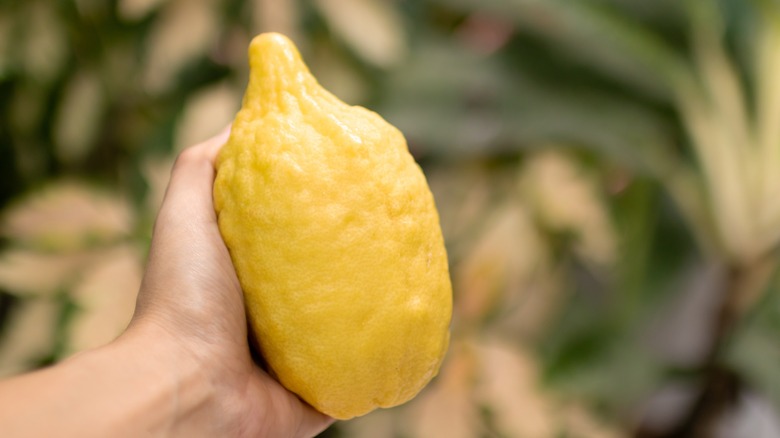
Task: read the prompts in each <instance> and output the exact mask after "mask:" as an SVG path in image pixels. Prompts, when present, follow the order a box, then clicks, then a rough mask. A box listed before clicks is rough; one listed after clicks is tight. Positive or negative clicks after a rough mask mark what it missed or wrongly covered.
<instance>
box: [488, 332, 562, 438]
mask: <svg viewBox="0 0 780 438" xmlns="http://www.w3.org/2000/svg"><path fill="white" fill-rule="evenodd" d="M474 348H475V354H476V357H477V358H478V361H479V370H480V371H479V375H478V379H477V386H476V389H475V391H476V397H477V400H479V402H480V403H482V404H484V405H486V406H487V407H488V409H489V410H490V412H491V414H492V419H493V421H494V423H495V427H496V428H497V429H498V430H499V431H500V432H501V436H513V437H514V436H517V437H524V436H528V437H548V436H549V437H552V436H555V431H556V425H557V421H556V412H557V409H556V406H555V405H554V404H553V402H552V400H551V399H550V398H549V396H548V395H547V394H545V393H544V392H543V391H542V390H541V389H540V388H539V387H538V384H539V372H538V370H537V365H536V363H535V361H534V360H533V359H532V357H531V356H530V355H528V353H525V352H523V351H522V350H519V349H517V347H515V346H511V345H509V344H506V343H503V342H498V341H494V340H486V341H483V342H480V343H478V344H475V346H474Z"/></svg>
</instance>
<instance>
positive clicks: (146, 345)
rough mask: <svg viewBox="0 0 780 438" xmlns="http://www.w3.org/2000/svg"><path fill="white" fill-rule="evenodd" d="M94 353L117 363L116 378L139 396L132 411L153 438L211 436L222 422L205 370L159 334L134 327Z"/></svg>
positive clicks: (210, 381) (212, 383) (189, 353)
mask: <svg viewBox="0 0 780 438" xmlns="http://www.w3.org/2000/svg"><path fill="white" fill-rule="evenodd" d="M95 354H96V355H98V356H103V357H104V358H103V359H102V360H105V361H106V362H110V363H118V365H117V368H119V369H118V370H117V371H118V372H119V373H120V374H121V375H122V376H123V377H119V378H120V379H124V381H125V383H126V384H127V385H128V386H129V387H131V388H133V389H131V391H133V392H135V393H140V395H141V397H139V400H138V406H136V408H137V409H138V410H139V411H138V412H139V414H140V415H141V416H143V417H144V418H145V419H150V420H152V421H150V422H149V423H150V424H149V427H150V428H151V430H153V431H154V432H155V433H153V434H152V435H161V436H174V437H175V436H187V437H189V436H206V435H208V436H211V435H212V434H211V433H210V432H213V431H214V430H215V428H219V425H220V421H224V419H222V418H220V415H219V413H218V409H217V408H218V403H217V395H218V394H217V392H218V391H217V390H218V388H217V387H216V385H215V384H214V382H213V381H212V379H211V378H210V376H209V375H208V373H207V369H206V366H205V365H204V363H203V362H202V361H201V360H199V358H198V357H197V356H196V355H194V354H192V352H190V351H187V350H186V349H185V348H184V347H183V346H182V345H180V343H178V342H176V340H175V339H174V338H173V336H171V335H170V334H169V333H167V332H164V330H161V329H158V328H155V327H153V326H141V325H135V326H133V327H132V328H131V329H129V330H128V331H127V332H125V334H123V335H122V336H121V337H120V338H119V339H117V340H116V341H114V342H113V343H111V344H109V345H106V346H105V347H102V348H101V349H98V350H96V351H95ZM96 360H100V359H96ZM105 366H108V364H106V365H105ZM158 431H159V433H157V432H158Z"/></svg>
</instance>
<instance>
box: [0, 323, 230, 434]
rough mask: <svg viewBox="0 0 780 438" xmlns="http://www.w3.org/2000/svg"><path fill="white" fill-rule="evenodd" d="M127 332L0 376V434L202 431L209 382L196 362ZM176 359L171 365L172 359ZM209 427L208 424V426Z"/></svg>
mask: <svg viewBox="0 0 780 438" xmlns="http://www.w3.org/2000/svg"><path fill="white" fill-rule="evenodd" d="M137 336H146V335H137V334H130V335H128V336H125V337H124V338H123V339H120V340H118V341H116V342H114V343H112V344H110V345H108V346H105V347H102V348H100V349H97V350H93V351H89V352H85V353H82V354H80V355H77V356H75V357H73V358H71V359H68V360H66V361H64V362H62V363H60V364H58V365H56V366H53V367H50V368H47V369H44V370H41V371H38V372H35V373H31V374H28V375H24V376H20V377H17V378H12V379H9V380H7V381H4V382H0V425H2V429H3V433H2V435H3V436H4V437H22V436H78V437H90V436H94V437H105V436H112V437H114V436H115V437H119V436H132V437H137V436H203V435H204V434H207V431H209V430H210V429H209V428H213V427H214V426H215V424H214V423H213V422H214V421H216V420H218V419H215V418H213V417H214V415H213V411H214V409H213V405H212V402H213V399H214V389H213V388H212V385H211V382H209V381H208V380H207V379H204V378H202V376H201V373H200V369H199V367H198V364H196V363H195V362H193V361H187V360H181V357H177V358H174V357H172V355H175V354H177V353H176V351H175V350H172V349H171V348H170V346H166V345H162V344H158V343H155V342H154V341H152V342H148V341H147V342H136V339H134V337H137ZM172 364H176V368H173V367H172ZM211 430H213V429H211Z"/></svg>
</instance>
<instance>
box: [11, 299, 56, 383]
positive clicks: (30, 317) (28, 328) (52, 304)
mask: <svg viewBox="0 0 780 438" xmlns="http://www.w3.org/2000/svg"><path fill="white" fill-rule="evenodd" d="M59 312H60V305H59V304H58V302H57V301H55V300H52V299H49V298H30V299H24V300H22V301H21V302H20V303H19V307H18V308H16V309H15V310H14V311H13V313H12V314H11V316H10V319H9V321H8V322H7V325H6V327H5V329H4V331H3V338H2V340H0V377H7V376H11V375H13V374H17V373H20V372H23V371H27V370H29V369H30V367H31V366H32V365H33V362H34V361H36V360H40V359H42V358H43V357H44V356H46V355H47V354H50V353H51V351H52V349H53V348H54V343H55V331H56V326H57V321H58V318H59Z"/></svg>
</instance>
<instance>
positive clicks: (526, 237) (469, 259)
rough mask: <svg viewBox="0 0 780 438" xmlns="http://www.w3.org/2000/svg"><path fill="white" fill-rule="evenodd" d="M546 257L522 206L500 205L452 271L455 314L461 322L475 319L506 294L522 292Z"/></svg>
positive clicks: (536, 232)
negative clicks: (477, 238)
mask: <svg viewBox="0 0 780 438" xmlns="http://www.w3.org/2000/svg"><path fill="white" fill-rule="evenodd" d="M546 257H547V255H546V248H545V245H544V242H543V241H542V239H541V236H540V235H539V233H538V231H537V230H536V229H535V228H534V226H533V223H532V222H531V218H530V217H529V215H528V212H527V211H526V209H525V208H523V207H522V206H520V205H518V204H516V203H509V204H508V205H505V206H503V208H501V209H499V210H498V211H496V212H495V213H494V214H493V217H492V218H490V219H489V220H488V221H487V223H486V225H485V231H484V233H483V234H482V235H481V237H480V238H479V240H478V241H477V242H476V243H475V245H474V246H473V247H472V248H471V249H470V251H468V254H467V256H466V258H465V259H464V260H463V261H462V262H461V263H459V264H458V265H457V268H456V270H455V272H454V286H455V291H456V294H457V295H456V296H457V300H456V301H455V309H456V312H457V314H458V315H459V316H460V317H461V318H464V320H465V321H464V322H474V321H478V320H480V319H482V318H484V317H485V316H486V315H487V314H488V313H489V312H491V311H492V310H493V309H494V307H495V306H496V305H497V304H498V303H499V302H501V303H502V304H505V303H506V301H507V300H508V297H509V296H512V295H523V294H524V292H526V290H527V289H528V286H529V284H530V283H531V282H532V281H533V278H534V276H535V274H536V271H537V270H538V269H539V268H541V266H542V263H544V262H543V260H544V259H545V258H546ZM520 305H522V304H520ZM534 316H539V315H534Z"/></svg>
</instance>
